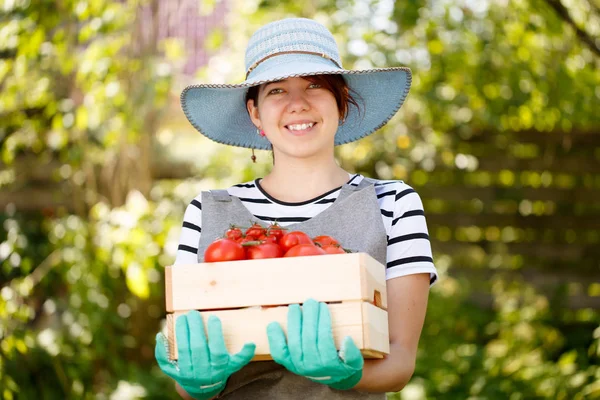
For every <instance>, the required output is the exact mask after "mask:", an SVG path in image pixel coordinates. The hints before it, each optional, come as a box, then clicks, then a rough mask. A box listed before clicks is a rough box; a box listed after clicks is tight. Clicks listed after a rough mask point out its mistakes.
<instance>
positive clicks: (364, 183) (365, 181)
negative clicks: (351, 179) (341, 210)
mask: <svg viewBox="0 0 600 400" xmlns="http://www.w3.org/2000/svg"><path fill="white" fill-rule="evenodd" d="M373 183H374V182H372V181H371V180H370V179H369V178H365V177H363V178H362V180H361V181H360V182H359V183H358V184H357V185H353V184H345V185H344V187H346V188H347V189H350V190H352V191H355V192H356V191H359V190H361V189H364V188H366V187H367V186H369V185H372V184H373Z"/></svg>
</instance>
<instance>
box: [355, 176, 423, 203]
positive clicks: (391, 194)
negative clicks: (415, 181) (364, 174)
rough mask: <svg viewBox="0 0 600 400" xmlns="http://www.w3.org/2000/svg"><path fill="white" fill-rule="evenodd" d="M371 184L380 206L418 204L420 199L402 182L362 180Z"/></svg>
mask: <svg viewBox="0 0 600 400" xmlns="http://www.w3.org/2000/svg"><path fill="white" fill-rule="evenodd" d="M363 179H366V180H368V181H370V182H372V183H373V186H374V187H375V193H376V194H377V199H378V200H379V202H380V204H381V203H384V204H391V203H394V204H395V206H396V207H397V206H398V205H402V204H407V203H412V202H415V201H416V202H418V203H420V202H421V200H420V197H419V195H418V194H417V192H416V191H415V189H414V188H413V187H412V186H410V185H409V184H407V183H406V182H404V181H403V180H381V179H373V178H363Z"/></svg>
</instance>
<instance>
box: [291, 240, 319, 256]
mask: <svg viewBox="0 0 600 400" xmlns="http://www.w3.org/2000/svg"><path fill="white" fill-rule="evenodd" d="M323 254H327V253H326V252H325V250H323V249H322V248H320V247H317V246H315V245H314V244H306V243H304V244H298V245H296V246H294V247H292V248H291V249H289V250H288V251H287V252H286V253H285V254H284V255H283V256H284V257H302V256H321V255H323Z"/></svg>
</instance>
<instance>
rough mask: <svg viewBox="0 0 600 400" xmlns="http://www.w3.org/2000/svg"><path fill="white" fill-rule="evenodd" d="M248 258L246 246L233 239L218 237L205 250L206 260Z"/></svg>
mask: <svg viewBox="0 0 600 400" xmlns="http://www.w3.org/2000/svg"><path fill="white" fill-rule="evenodd" d="M244 259H246V250H245V249H244V247H243V246H242V245H241V244H239V243H237V242H235V241H233V240H231V239H217V240H215V241H214V242H212V243H211V244H210V245H209V246H208V247H207V248H206V250H205V251H204V262H219V261H234V260H244Z"/></svg>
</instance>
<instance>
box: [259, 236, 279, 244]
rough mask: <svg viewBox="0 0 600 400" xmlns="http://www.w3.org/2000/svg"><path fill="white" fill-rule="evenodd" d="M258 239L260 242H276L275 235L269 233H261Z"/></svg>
mask: <svg viewBox="0 0 600 400" xmlns="http://www.w3.org/2000/svg"><path fill="white" fill-rule="evenodd" d="M258 240H260V241H261V242H269V243H277V238H276V237H275V236H271V235H267V236H265V235H261V236H260V237H259V238H258Z"/></svg>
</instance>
